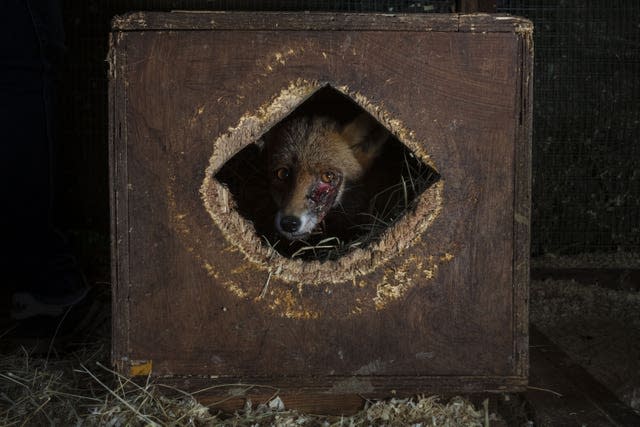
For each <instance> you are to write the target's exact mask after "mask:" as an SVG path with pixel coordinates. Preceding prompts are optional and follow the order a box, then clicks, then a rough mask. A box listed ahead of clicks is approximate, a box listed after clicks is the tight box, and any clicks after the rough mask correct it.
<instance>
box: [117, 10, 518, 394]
mask: <svg viewBox="0 0 640 427" xmlns="http://www.w3.org/2000/svg"><path fill="white" fill-rule="evenodd" d="M265 16H266V15H264V16H262V18H261V17H260V15H259V14H242V13H238V14H236V13H228V14H198V13H196V14H185V13H180V14H138V15H135V14H134V15H128V16H127V17H125V18H120V19H118V20H116V21H115V29H116V30H118V31H115V32H114V33H113V36H112V37H113V39H112V53H111V64H112V79H111V125H110V129H111V143H112V146H111V150H112V151H111V154H112V165H111V173H112V184H113V187H112V209H113V211H112V213H113V223H112V230H113V241H114V245H113V258H114V271H113V275H114V283H115V286H114V323H113V327H114V343H113V359H114V363H116V365H117V366H118V369H119V370H120V371H121V372H123V373H125V374H126V373H128V372H129V368H130V367H131V366H132V364H133V363H134V362H135V361H148V360H151V361H152V362H153V374H154V375H158V376H171V377H173V378H174V381H175V382H176V383H177V384H180V385H181V386H185V387H189V388H193V387H202V386H205V385H206V384H209V385H210V384H212V383H214V384H215V383H217V384H228V383H229V382H241V383H247V382H249V383H251V384H262V385H265V386H266V385H269V386H272V387H277V388H279V389H283V390H287V391H289V392H292V391H295V392H301V393H312V394H313V393H315V394H318V393H319V394H329V395H336V394H338V395H340V394H349V393H361V394H363V395H369V394H376V395H378V396H387V395H390V394H391V393H392V391H393V390H396V391H404V392H408V393H416V392H422V391H424V392H427V391H430V392H436V391H441V390H447V391H457V392H484V391H487V390H493V391H505V390H511V391H514V390H516V391H517V390H521V389H522V388H523V387H524V385H525V384H526V381H527V366H528V358H527V355H528V352H527V336H528V335H527V307H526V301H527V292H528V275H527V271H528V250H527V248H528V242H529V234H528V233H529V228H528V220H529V211H530V208H529V203H530V190H529V180H530V169H529V168H530V166H529V162H530V129H531V128H530V116H531V111H530V103H531V98H530V90H531V81H530V78H529V75H530V71H531V49H530V42H531V40H530V38H528V33H522V32H517V31H516V29H514V26H513V25H511V24H509V25H510V26H508V27H509V29H507V27H506V26H505V24H504V21H501V20H496V21H495V22H494V24H495V28H494V29H493V30H486V28H485V30H484V31H483V32H482V33H476V32H472V31H473V30H472V29H471V27H468V29H469V32H460V31H458V26H459V20H460V19H462V17H457V16H451V17H441V16H436V17H432V18H431V17H423V16H422V17H420V18H407V20H405V21H402V20H401V19H400V18H398V17H394V18H393V19H392V18H387V17H382V16H370V15H365V16H360V15H353V16H352V15H340V14H321V15H315V14H313V15H308V14H275V15H268V17H269V19H265ZM143 18H144V19H143ZM214 18H215V19H214ZM212 19H214V20H215V25H216V26H215V28H213V27H212V24H211V20H212ZM402 19H404V18H402ZM465 19H466V20H467V21H468V22H473V20H474V19H475V20H477V22H478V25H479V26H480V24H482V26H486V25H488V24H487V18H486V17H476V18H474V17H468V18H465ZM447 20H448V21H447ZM452 20H453V21H455V22H456V25H455V26H452V24H451V22H453V21H452ZM445 21H446V22H448V23H445ZM207 22H209V23H208V24H207ZM276 24H277V26H276ZM454 27H455V29H454ZM283 28H285V29H286V31H285V30H283ZM337 28H340V29H341V30H340V31H330V30H332V29H337ZM474 28H476V27H474ZM487 28H488V27H487ZM167 29H171V30H172V31H164V30H167ZM173 30H176V31H173ZM180 30H189V31H180ZM191 30H198V31H191ZM300 79H304V80H308V81H319V82H324V83H325V84H328V85H330V86H333V87H335V88H348V89H342V90H348V91H351V92H350V93H353V94H358V95H361V96H363V97H366V99H367V100H368V101H369V102H371V103H372V104H373V105H377V106H379V107H380V108H382V109H384V111H385V112H387V113H388V114H389V115H390V116H391V117H393V118H395V119H398V120H399V122H400V123H401V124H402V126H403V129H406V130H407V132H409V131H410V134H411V138H412V140H413V141H415V144H418V145H419V146H420V149H421V150H424V151H426V152H427V153H428V154H429V156H430V159H431V161H433V163H434V165H435V166H436V168H437V170H438V172H439V173H440V174H441V176H442V180H443V182H444V184H443V185H444V187H443V188H444V190H443V191H444V197H443V202H442V203H443V205H442V211H441V213H440V214H439V215H438V217H437V218H436V220H435V221H434V222H433V224H432V225H431V227H430V228H428V230H427V232H425V233H424V234H422V235H420V236H417V237H418V238H417V239H416V241H415V243H414V244H413V245H412V246H410V247H409V248H407V249H405V250H404V251H403V252H402V253H401V254H400V256H397V257H395V258H393V259H391V260H389V261H388V262H386V263H385V264H384V265H381V266H379V267H378V268H376V269H374V270H372V271H371V272H369V273H366V274H362V275H361V276H359V277H358V278H357V280H355V281H353V282H351V281H348V282H344V283H296V282H291V281H287V280H284V279H282V278H279V277H277V275H276V276H274V277H272V278H271V279H270V282H269V290H270V292H269V293H267V295H266V297H265V298H260V297H259V296H260V294H261V291H262V289H263V287H264V286H265V282H266V279H267V276H268V274H267V273H266V272H265V270H264V269H261V267H259V266H258V265H257V264H255V263H253V262H252V261H249V260H248V259H247V257H246V256H245V255H244V254H243V253H242V252H241V251H240V250H239V249H238V247H237V245H235V244H234V242H233V241H230V240H227V239H226V238H225V237H224V234H223V233H222V231H221V230H220V229H219V228H218V227H217V225H216V224H214V223H213V221H212V219H211V217H210V216H209V214H208V212H207V211H206V209H205V208H204V206H203V201H202V198H201V195H200V192H199V189H200V186H201V184H202V182H203V179H204V178H205V175H204V171H205V170H206V168H207V166H208V164H209V158H210V157H211V155H212V151H213V141H215V140H216V138H218V137H219V136H220V135H223V134H225V133H226V132H228V131H229V129H230V128H233V127H234V126H237V124H238V123H239V121H240V120H241V118H242V117H243V116H246V115H247V114H252V113H253V112H256V111H260V109H261V107H263V106H264V105H265V102H269V100H271V99H273V98H274V96H275V95H277V94H278V93H279V91H281V90H282V89H283V88H287V87H289V86H290V85H291V84H292V83H291V82H295V81H299V80H300ZM248 142H250V141H248ZM407 232H410V231H407ZM326 268H338V267H337V264H326ZM387 282H388V283H389V284H390V285H397V284H400V285H403V286H405V285H406V286H407V287H408V290H407V291H406V292H405V293H404V294H403V295H402V296H401V297H399V298H397V299H394V300H390V301H389V302H388V304H387V305H385V306H384V308H382V309H380V308H376V307H375V305H374V304H372V303H371V301H374V300H375V297H376V292H377V290H378V289H379V285H380V284H381V283H387ZM287 301H293V303H291V304H293V306H290V307H288V308H289V309H295V310H311V312H313V313H318V314H317V315H316V316H315V317H314V316H312V317H309V318H295V316H294V317H291V316H288V315H287V314H286V313H287V312H286V310H285V309H284V308H283V307H285V305H286V304H288V302H287ZM354 307H356V308H358V310H359V311H354V310H355V309H354ZM285 308H286V307H285ZM181 376H189V378H181ZM211 376H214V377H215V378H211Z"/></svg>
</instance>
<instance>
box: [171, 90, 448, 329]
mask: <svg viewBox="0 0 640 427" xmlns="http://www.w3.org/2000/svg"><path fill="white" fill-rule="evenodd" d="M327 86H328V85H327V84H325V83H320V82H316V81H306V80H298V81H295V82H292V83H291V84H290V85H289V86H288V87H286V88H284V89H283V90H281V91H280V93H278V94H277V95H275V96H274V97H272V99H271V100H270V101H269V102H267V103H265V104H264V105H263V106H261V107H260V108H259V109H258V111H256V112H255V113H253V114H251V113H247V114H245V115H244V116H243V117H242V118H241V119H240V120H239V122H238V123H237V125H236V126H234V127H232V128H230V129H229V131H228V132H227V133H225V134H223V135H220V136H218V138H217V139H216V141H215V142H214V144H213V154H212V156H211V158H210V162H209V166H208V167H207V169H206V172H205V177H204V180H203V183H202V186H201V189H200V193H201V196H202V200H203V203H204V205H205V208H206V210H207V212H208V213H209V215H210V217H211V218H212V220H213V221H214V223H215V224H216V225H217V227H218V228H219V230H220V232H221V233H222V235H223V236H224V238H225V239H226V241H227V243H228V245H229V247H235V248H237V250H239V251H240V252H241V253H242V254H243V255H244V257H245V259H246V260H247V261H248V262H249V263H250V264H251V265H252V266H253V268H254V269H256V270H257V271H261V272H263V274H264V275H263V276H262V277H263V283H267V284H268V283H269V282H270V281H272V280H274V279H279V280H281V281H284V282H288V283H290V284H293V285H296V286H297V285H298V284H300V283H304V284H305V286H317V285H322V286H326V285H327V284H345V283H354V281H355V280H356V279H357V278H358V277H361V276H363V275H366V274H368V273H371V272H373V271H374V270H376V269H377V268H379V267H380V266H381V265H383V264H385V263H386V262H387V261H389V260H390V259H393V258H395V257H397V256H398V254H400V253H401V252H403V251H404V250H406V249H407V248H409V247H411V246H413V245H414V244H416V243H417V242H418V241H420V239H421V236H422V235H423V233H424V232H425V231H426V230H427V229H428V228H429V226H430V225H431V224H432V223H433V222H434V221H435V219H436V218H437V217H438V215H439V214H440V212H441V210H442V205H443V197H444V180H439V181H437V182H436V183H435V184H433V185H432V186H431V187H429V188H428V189H427V190H426V191H425V192H424V193H423V194H422V195H421V196H420V197H419V198H418V199H417V201H416V202H415V207H414V209H413V211H411V212H407V213H406V214H405V215H404V216H403V217H402V218H400V219H399V220H398V221H397V223H396V224H395V225H394V226H392V227H390V228H388V229H386V230H385V231H384V233H383V234H382V236H381V237H380V239H379V240H378V241H376V242H374V243H372V244H371V245H369V246H368V247H366V248H364V249H361V248H354V249H352V250H351V251H350V252H348V253H346V254H345V255H343V256H342V257H340V258H338V259H336V260H331V261H325V262H320V261H308V260H301V259H290V258H286V257H283V256H281V255H280V254H279V253H278V252H277V251H276V250H275V249H274V248H272V247H270V246H268V245H265V244H264V242H263V241H262V240H261V238H260V237H259V236H258V234H257V233H256V231H255V228H254V226H253V224H252V223H251V222H250V221H249V220H247V219H246V218H244V217H243V216H242V215H240V214H239V213H238V211H237V209H236V204H235V200H234V197H233V195H232V194H231V193H230V192H229V190H228V189H227V188H226V187H225V186H224V185H222V184H221V183H220V182H218V181H217V180H216V179H215V175H216V173H217V172H218V171H219V170H220V168H221V167H222V166H223V165H224V164H225V163H226V162H227V161H228V160H229V159H230V158H232V157H233V156H234V155H236V154H237V153H238V152H239V151H240V150H242V149H243V148H244V147H246V146H248V145H250V144H253V143H255V142H256V141H258V140H259V139H260V138H261V137H262V135H263V134H264V133H266V132H267V131H268V130H269V129H271V127H273V126H274V125H275V124H276V123H278V122H280V121H281V120H282V119H283V118H284V117H286V116H287V115H288V114H290V113H291V112H292V111H293V110H295V109H296V108H297V107H298V106H300V105H301V104H302V103H303V102H304V101H305V100H307V99H308V98H309V97H310V96H312V95H313V94H314V93H316V92H317V91H318V90H320V89H322V88H325V87H327ZM334 89H336V90H338V91H340V92H341V93H342V94H343V95H346V96H348V97H349V98H351V99H352V100H353V101H354V102H355V103H357V104H358V105H359V106H360V107H361V108H362V109H363V110H365V111H367V112H368V113H370V114H371V115H372V116H373V117H374V118H375V119H376V120H378V121H379V122H380V123H381V124H382V125H384V126H386V127H387V128H388V129H390V130H391V132H392V133H393V134H394V135H395V136H396V137H398V138H399V139H400V141H401V142H402V143H403V144H405V145H406V146H407V147H408V148H409V149H410V150H412V151H413V152H414V153H415V155H416V156H417V157H418V158H419V159H420V161H422V162H424V163H425V164H427V165H429V166H430V167H431V168H433V169H434V170H436V171H437V168H436V167H435V165H434V164H433V162H432V160H431V158H430V157H429V155H428V154H427V153H426V151H425V148H424V144H422V143H419V142H418V141H416V140H415V139H414V137H415V135H414V133H413V132H411V131H410V130H408V129H407V128H406V127H405V126H403V124H402V123H401V122H400V121H399V120H397V119H392V118H391V117H390V116H389V114H388V113H386V112H385V111H384V110H383V109H382V108H381V107H379V106H377V105H374V104H372V103H371V102H369V101H368V100H367V99H366V97H364V96H363V95H362V94H359V93H352V92H349V89H348V88H347V87H339V88H334ZM175 219H176V220H178V219H177V218H175ZM407 230H411V231H410V232H407ZM429 255H432V256H429ZM440 256H444V257H445V258H448V259H447V261H448V260H450V259H451V257H452V255H451V254H447V255H442V254H426V256H425V259H427V260H434V265H435V260H437V259H438V257H440ZM419 265H421V266H422V268H421V269H416V268H409V267H408V270H411V273H410V274H411V275H413V276H414V277H409V275H405V276H402V274H400V273H401V272H400V271H399V270H398V271H396V273H395V275H394V277H389V280H387V282H386V283H385V284H384V285H383V286H386V288H384V289H383V288H381V289H382V290H381V292H379V293H378V295H377V296H376V301H375V305H376V307H378V308H383V307H384V306H385V305H386V304H387V303H388V302H389V301H391V300H396V299H398V298H400V297H401V295H402V294H403V293H404V292H406V291H407V290H408V289H410V288H411V287H412V286H413V284H414V282H415V281H418V280H420V281H423V282H424V281H425V280H427V281H428V280H431V279H432V278H433V277H435V273H436V272H437V267H434V265H426V262H425V261H421V262H420V263H419ZM423 272H428V274H423ZM401 276H402V277H401ZM227 283H229V281H228V282H227ZM243 286H247V284H241V283H238V284H237V288H242V287H243ZM250 286H251V287H252V288H254V287H255V286H256V284H253V283H252V284H250ZM258 286H261V285H258ZM265 288H266V287H265ZM230 290H231V289H230ZM252 290H253V289H244V291H245V292H246V293H251V291H252ZM277 292H278V291H277V290H274V289H271V290H269V292H262V294H261V296H263V297H264V296H266V295H269V296H271V298H269V302H267V304H268V306H269V307H270V308H272V309H276V308H277V309H278V310H281V309H282V308H283V307H286V310H285V316H287V317H290V316H293V317H296V318H300V317H302V318H314V317H315V316H316V315H317V313H315V312H314V311H313V310H311V311H309V310H307V309H304V308H300V306H299V302H298V301H297V299H296V298H297V296H287V297H286V298H285V295H284V294H283V293H282V292H281V293H280V294H277V295H276V293H277ZM233 293H235V294H236V295H237V294H238V292H237V289H233ZM292 298H294V299H296V301H293V300H292ZM262 299H265V298H259V299H258V300H262ZM265 300H266V299H265ZM359 311H360V310H359V309H354V310H353V311H352V312H353V313H356V312H359Z"/></svg>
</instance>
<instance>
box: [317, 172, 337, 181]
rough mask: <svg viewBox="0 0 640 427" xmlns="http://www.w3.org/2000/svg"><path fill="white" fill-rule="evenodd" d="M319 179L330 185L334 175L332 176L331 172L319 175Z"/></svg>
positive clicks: (334, 177)
mask: <svg viewBox="0 0 640 427" xmlns="http://www.w3.org/2000/svg"><path fill="white" fill-rule="evenodd" d="M320 179H321V180H322V182H324V183H325V184H331V183H332V182H333V181H334V180H335V179H336V174H334V173H333V172H324V173H323V174H322V175H320Z"/></svg>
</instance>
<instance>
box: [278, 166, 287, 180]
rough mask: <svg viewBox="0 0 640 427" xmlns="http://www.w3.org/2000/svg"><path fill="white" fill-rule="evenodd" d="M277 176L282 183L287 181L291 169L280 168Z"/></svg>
mask: <svg viewBox="0 0 640 427" xmlns="http://www.w3.org/2000/svg"><path fill="white" fill-rule="evenodd" d="M276 176H277V177H278V179H279V180H280V181H284V180H285V179H287V178H289V169H287V168H280V169H278V170H276Z"/></svg>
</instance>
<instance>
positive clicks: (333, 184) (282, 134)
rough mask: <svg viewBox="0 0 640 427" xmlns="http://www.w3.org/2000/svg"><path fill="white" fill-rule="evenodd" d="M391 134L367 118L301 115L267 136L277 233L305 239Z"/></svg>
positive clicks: (368, 164) (363, 115)
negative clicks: (346, 120)
mask: <svg viewBox="0 0 640 427" xmlns="http://www.w3.org/2000/svg"><path fill="white" fill-rule="evenodd" d="M387 138H388V133H387V132H386V130H384V129H383V128H382V127H381V126H380V125H378V124H377V123H376V122H375V121H374V120H373V119H372V118H371V117H369V116H368V115H366V114H362V115H360V116H358V117H357V118H356V119H355V120H353V121H352V122H350V123H348V124H347V125H344V126H341V125H340V124H339V123H338V122H337V121H336V120H333V119H330V118H326V117H316V116H312V117H308V116H303V117H295V118H291V119H289V120H287V121H286V122H284V123H282V124H280V125H278V126H277V127H276V128H275V129H273V130H272V131H271V132H270V133H269V134H268V135H266V136H265V148H266V152H267V163H268V168H267V169H268V174H269V180H270V191H271V195H272V196H273V199H274V201H275V202H276V204H277V206H278V212H277V214H276V217H275V227H276V229H277V231H278V232H279V233H280V234H281V235H283V236H284V237H286V238H288V239H290V240H297V239H302V238H304V237H306V236H307V235H309V234H310V233H311V232H312V231H313V230H314V229H315V228H316V226H318V224H320V223H321V222H322V221H323V219H324V218H325V216H326V215H327V214H328V213H329V211H330V210H331V209H332V208H333V207H335V206H336V205H338V204H339V203H340V201H341V199H342V197H343V194H344V191H345V185H346V183H347V182H354V181H356V180H357V179H358V178H360V177H361V176H362V174H363V173H364V172H365V171H366V170H367V169H368V167H369V166H370V165H371V163H372V162H373V160H374V159H375V157H377V156H378V154H379V152H380V148H381V146H382V144H383V143H384V141H386V139H387Z"/></svg>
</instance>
